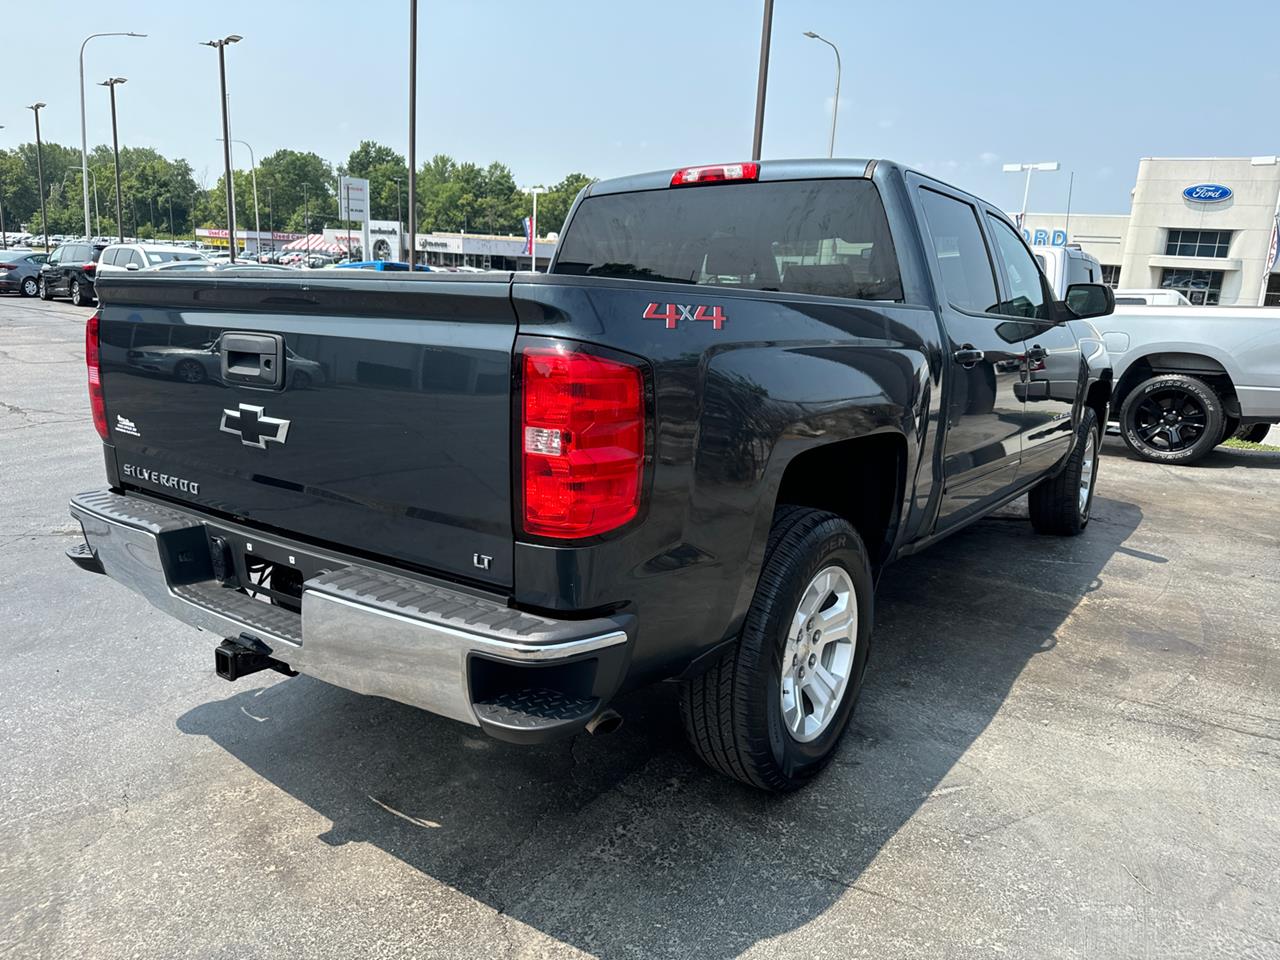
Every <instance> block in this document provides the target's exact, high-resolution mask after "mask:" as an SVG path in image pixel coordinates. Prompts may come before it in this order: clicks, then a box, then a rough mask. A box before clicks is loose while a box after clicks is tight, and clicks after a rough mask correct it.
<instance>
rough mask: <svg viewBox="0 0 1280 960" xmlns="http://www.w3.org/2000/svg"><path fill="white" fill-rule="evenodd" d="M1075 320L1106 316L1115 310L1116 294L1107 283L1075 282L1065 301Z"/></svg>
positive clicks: (1068, 290)
mask: <svg viewBox="0 0 1280 960" xmlns="http://www.w3.org/2000/svg"><path fill="white" fill-rule="evenodd" d="M1063 302H1064V303H1066V305H1067V312H1068V313H1069V314H1070V315H1071V319H1074V320H1088V319H1090V318H1091V317H1105V316H1107V315H1108V314H1110V313H1112V312H1114V311H1115V308H1116V295H1115V291H1113V290H1112V289H1111V288H1110V287H1108V286H1107V285H1106V284H1105V283H1073V284H1071V286H1069V287H1067V295H1066V297H1065V299H1064V301H1063Z"/></svg>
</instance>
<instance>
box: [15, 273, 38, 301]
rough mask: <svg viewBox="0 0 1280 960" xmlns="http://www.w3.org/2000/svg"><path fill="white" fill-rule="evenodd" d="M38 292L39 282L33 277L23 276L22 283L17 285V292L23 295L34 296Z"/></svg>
mask: <svg viewBox="0 0 1280 960" xmlns="http://www.w3.org/2000/svg"><path fill="white" fill-rule="evenodd" d="M39 292H40V282H39V281H38V280H36V278H35V277H23V278H22V285H21V286H19V287H18V293H20V294H22V296H24V297H28V298H30V297H34V296H36V295H37V294H38V293H39Z"/></svg>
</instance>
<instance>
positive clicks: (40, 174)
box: [27, 101, 49, 252]
mask: <svg viewBox="0 0 1280 960" xmlns="http://www.w3.org/2000/svg"><path fill="white" fill-rule="evenodd" d="M47 106H48V104H47V103H44V102H43V101H37V102H36V103H33V104H31V106H29V107H27V109H28V110H30V111H31V112H32V113H34V114H35V115H36V186H37V187H39V189H40V231H41V233H42V234H43V235H44V248H45V251H46V252H47V251H48V249H49V219H48V217H46V216H45V209H44V160H43V158H41V156H40V111H41V110H43V109H44V108H45V107H47Z"/></svg>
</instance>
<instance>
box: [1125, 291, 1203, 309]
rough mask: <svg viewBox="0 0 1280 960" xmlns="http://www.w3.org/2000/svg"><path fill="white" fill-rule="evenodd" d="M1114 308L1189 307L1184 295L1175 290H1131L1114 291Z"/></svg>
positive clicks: (1189, 304) (1190, 304) (1189, 303)
mask: <svg viewBox="0 0 1280 960" xmlns="http://www.w3.org/2000/svg"><path fill="white" fill-rule="evenodd" d="M1116 306H1126V307H1190V306H1192V303H1191V301H1190V300H1188V299H1187V297H1186V295H1185V294H1183V293H1180V292H1179V291H1177V290H1161V289H1158V288H1152V289H1146V290H1142V289H1136V288H1135V289H1132V290H1117V291H1116Z"/></svg>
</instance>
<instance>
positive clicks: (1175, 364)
mask: <svg viewBox="0 0 1280 960" xmlns="http://www.w3.org/2000/svg"><path fill="white" fill-rule="evenodd" d="M1098 327H1099V329H1100V330H1101V332H1102V337H1103V342H1104V343H1105V344H1106V349H1107V352H1108V353H1109V354H1110V355H1111V357H1112V359H1113V363H1114V366H1115V378H1116V389H1115V395H1114V397H1113V400H1112V413H1113V416H1114V418H1115V421H1116V424H1117V426H1118V427H1119V430H1120V436H1121V437H1123V438H1124V442H1125V444H1126V445H1127V446H1128V447H1129V449H1130V450H1131V451H1133V453H1134V454H1135V455H1136V456H1138V457H1140V458H1141V459H1143V460H1149V461H1151V462H1154V463H1182V464H1188V463H1195V462H1196V461H1197V460H1199V459H1201V458H1202V457H1204V456H1205V455H1206V454H1208V453H1209V451H1211V450H1212V449H1213V448H1214V447H1216V446H1217V445H1218V444H1220V443H1222V441H1223V440H1227V439H1230V438H1231V437H1233V436H1239V437H1241V438H1242V439H1245V440H1255V441H1260V440H1261V439H1262V438H1263V437H1265V436H1266V435H1267V433H1268V431H1269V430H1270V429H1271V425H1272V424H1275V423H1280V308H1276V307H1202V306H1195V305H1191V304H1187V305H1185V306H1172V307H1171V306H1163V307H1157V306H1151V307H1147V306H1123V307H1117V308H1116V311H1115V313H1114V314H1113V315H1112V316H1109V317H1107V318H1106V320H1105V321H1104V322H1100V323H1099V324H1098Z"/></svg>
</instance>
